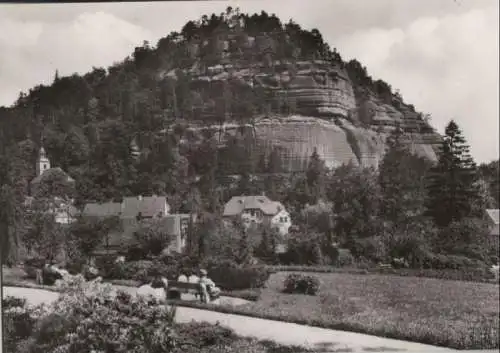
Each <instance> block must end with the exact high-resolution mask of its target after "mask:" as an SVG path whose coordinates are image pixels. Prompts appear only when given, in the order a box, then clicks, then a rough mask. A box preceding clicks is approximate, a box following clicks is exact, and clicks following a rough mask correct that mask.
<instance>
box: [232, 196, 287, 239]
mask: <svg viewBox="0 0 500 353" xmlns="http://www.w3.org/2000/svg"><path fill="white" fill-rule="evenodd" d="M238 217H239V218H240V219H241V220H242V221H243V224H244V225H245V226H246V227H251V226H252V225H258V224H264V225H268V226H270V227H271V228H273V229H275V230H277V231H278V232H279V233H280V234H282V235H285V234H287V233H288V229H289V228H290V226H291V225H292V221H291V218H290V213H289V212H288V211H287V210H286V209H285V207H284V206H283V205H282V204H281V203H280V202H277V201H272V200H270V199H269V198H268V197H267V196H265V195H261V196H235V197H233V198H231V200H229V201H228V202H227V203H226V204H225V206H224V213H223V218H224V219H226V220H234V219H237V218H238Z"/></svg>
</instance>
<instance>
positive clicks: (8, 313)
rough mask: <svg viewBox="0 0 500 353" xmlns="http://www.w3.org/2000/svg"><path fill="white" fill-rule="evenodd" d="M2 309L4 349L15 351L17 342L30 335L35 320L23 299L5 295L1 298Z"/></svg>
mask: <svg viewBox="0 0 500 353" xmlns="http://www.w3.org/2000/svg"><path fill="white" fill-rule="evenodd" d="M2 309H3V326H4V336H3V337H4V344H5V347H6V351H8V352H17V351H18V350H17V348H18V345H19V343H20V342H21V341H23V340H25V339H27V338H29V337H30V336H31V334H32V332H33V327H34V325H35V320H34V318H33V317H32V316H31V310H30V309H28V308H27V306H26V300H25V299H19V298H14V297H6V298H4V299H2Z"/></svg>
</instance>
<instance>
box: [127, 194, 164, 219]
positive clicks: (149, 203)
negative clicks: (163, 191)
mask: <svg viewBox="0 0 500 353" xmlns="http://www.w3.org/2000/svg"><path fill="white" fill-rule="evenodd" d="M165 205H167V206H168V203H167V198H166V197H165V196H145V197H142V198H140V197H125V198H123V212H122V217H124V218H130V217H137V216H138V215H139V213H140V214H141V216H142V217H155V216H158V214H160V213H161V214H163V213H164V209H165Z"/></svg>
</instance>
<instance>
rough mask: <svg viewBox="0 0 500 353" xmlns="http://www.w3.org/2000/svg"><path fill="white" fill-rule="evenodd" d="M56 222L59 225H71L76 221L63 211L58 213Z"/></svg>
mask: <svg viewBox="0 0 500 353" xmlns="http://www.w3.org/2000/svg"><path fill="white" fill-rule="evenodd" d="M55 221H56V223H59V224H70V223H73V222H74V221H75V219H74V218H73V217H71V215H70V214H69V213H68V212H66V211H64V210H62V211H56V213H55Z"/></svg>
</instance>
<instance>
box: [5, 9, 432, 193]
mask: <svg viewBox="0 0 500 353" xmlns="http://www.w3.org/2000/svg"><path fill="white" fill-rule="evenodd" d="M397 126H399V127H401V128H402V129H403V130H404V131H405V137H406V139H407V141H408V144H409V146H410V148H411V150H412V151H414V152H415V153H416V154H418V155H421V156H424V157H426V158H427V159H429V160H436V152H435V146H436V143H437V142H439V140H440V137H439V135H438V134H437V133H436V132H435V131H434V129H433V128H432V127H431V126H430V125H429V124H428V123H427V122H426V120H425V119H424V118H423V115H422V114H421V113H419V112H418V111H417V110H416V109H415V108H414V107H413V106H412V105H411V104H408V103H406V102H404V100H403V98H402V97H401V96H400V95H399V94H398V93H397V91H396V92H395V91H393V89H392V87H391V86H390V85H389V84H387V83H386V82H384V81H382V80H374V79H372V78H371V77H370V76H369V75H368V73H367V71H366V69H365V68H364V67H363V66H362V65H361V63H359V62H358V61H356V60H351V61H348V62H346V61H345V60H343V59H342V57H341V56H340V54H339V53H338V52H337V51H336V49H332V48H331V47H330V46H329V45H328V44H327V43H325V42H324V40H323V38H322V36H321V33H320V32H319V31H318V30H315V29H313V30H311V31H309V30H304V29H303V28H301V27H300V25H298V24H296V23H294V22H293V21H289V22H287V23H282V22H281V20H280V19H278V18H277V17H276V16H274V15H269V14H267V13H265V12H262V13H260V14H253V15H247V14H241V13H239V11H238V10H234V9H231V8H228V9H227V11H226V12H225V13H222V14H212V15H211V16H203V17H202V18H201V19H200V20H198V21H189V22H187V23H186V25H185V26H184V27H183V28H182V29H181V31H180V32H173V33H171V34H169V35H168V36H166V37H165V38H162V39H160V40H159V41H158V43H157V45H156V46H151V45H150V44H149V43H148V42H144V44H143V45H142V46H140V47H137V48H135V50H134V52H133V53H132V55H131V56H129V57H128V58H126V59H125V60H123V61H122V62H118V63H116V64H114V65H112V66H111V67H109V68H107V69H104V68H94V69H93V70H92V71H91V72H88V73H87V74H85V75H77V74H74V75H71V76H67V77H60V76H59V75H58V74H57V73H56V75H55V77H54V81H53V83H52V84H51V85H48V86H43V85H39V86H36V87H34V88H33V89H30V90H29V92H27V93H22V94H20V96H19V99H18V100H17V101H16V102H15V104H14V105H13V106H12V107H9V108H0V155H1V154H4V155H5V156H9V157H10V155H11V154H12V153H14V152H15V153H18V154H19V161H23V162H22V163H24V166H23V167H22V168H21V169H22V173H24V174H23V175H25V176H26V180H28V181H27V182H29V180H31V179H30V178H32V177H33V176H34V165H35V160H36V156H37V153H38V149H39V148H40V146H42V145H43V146H44V147H45V149H46V150H47V153H48V155H49V156H50V158H51V162H52V164H53V165H54V166H58V167H61V168H62V169H64V170H65V171H67V172H68V173H69V174H70V175H71V176H72V177H73V178H74V179H75V180H76V181H77V184H78V185H79V190H81V191H82V195H80V197H81V198H83V199H103V200H108V199H109V198H111V197H120V195H124V194H140V193H143V194H148V193H149V194H151V193H158V194H172V193H175V192H178V191H179V183H181V181H182V182H183V183H184V182H186V181H187V180H196V178H198V177H200V176H201V178H202V180H205V179H206V180H205V181H204V182H206V183H207V185H208V186H207V185H204V186H200V188H201V189H203V188H206V189H207V190H209V189H210V188H214V187H215V186H214V183H215V182H214V181H213V179H214V178H215V177H216V178H220V177H221V176H224V175H234V174H242V175H243V174H249V173H250V174H252V173H267V172H269V170H271V169H272V170H274V172H273V173H278V171H277V170H279V172H289V171H302V170H304V169H305V167H306V164H307V162H308V159H309V157H310V156H311V154H312V152H313V151H314V150H315V149H316V150H317V152H318V153H319V156H320V157H321V158H323V159H324V160H325V162H326V164H327V165H328V166H330V167H334V166H338V165H341V164H343V163H352V164H355V165H361V166H375V167H376V166H377V165H378V164H379V162H380V160H381V158H382V156H383V154H384V151H385V139H386V137H387V136H388V134H389V133H390V132H391V131H392V130H393V129H394V128H395V127H397ZM166 131H167V132H169V133H168V134H165V132H166ZM186 141H187V142H188V143H183V142H186ZM271 155H272V156H271ZM271 157H272V158H271ZM270 160H273V161H275V162H273V163H277V162H276V160H278V161H279V162H280V163H279V164H280V167H279V168H277V167H276V168H275V167H273V168H270V167H269V161H270ZM21 169H20V170H21ZM186 175H191V176H196V177H195V178H194V179H187V178H186ZM203 178H205V179H203ZM220 180H222V179H218V180H217V183H222V182H221V181H220ZM186 190H189V187H188V186H186Z"/></svg>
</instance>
